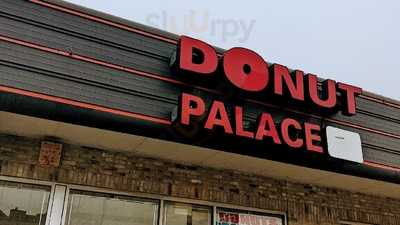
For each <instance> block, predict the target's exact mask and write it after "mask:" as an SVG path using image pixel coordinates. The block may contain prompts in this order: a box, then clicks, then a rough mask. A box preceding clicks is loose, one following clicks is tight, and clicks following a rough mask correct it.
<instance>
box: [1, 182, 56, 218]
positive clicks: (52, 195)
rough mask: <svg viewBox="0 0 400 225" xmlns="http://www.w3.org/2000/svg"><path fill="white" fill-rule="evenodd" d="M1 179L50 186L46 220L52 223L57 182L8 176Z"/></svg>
mask: <svg viewBox="0 0 400 225" xmlns="http://www.w3.org/2000/svg"><path fill="white" fill-rule="evenodd" d="M0 181H3V182H10V183H19V184H26V185H34V186H42V187H47V188H50V194H49V202H48V205H47V215H46V222H45V224H46V225H49V224H50V217H51V216H50V215H51V210H52V207H53V200H54V189H55V183H53V182H47V181H40V180H31V179H25V178H15V177H8V176H0Z"/></svg>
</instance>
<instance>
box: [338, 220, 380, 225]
mask: <svg viewBox="0 0 400 225" xmlns="http://www.w3.org/2000/svg"><path fill="white" fill-rule="evenodd" d="M339 224H340V225H374V224H367V223H357V222H346V221H341V222H340V223H339Z"/></svg>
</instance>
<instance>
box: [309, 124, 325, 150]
mask: <svg viewBox="0 0 400 225" xmlns="http://www.w3.org/2000/svg"><path fill="white" fill-rule="evenodd" d="M304 131H305V136H306V147H307V150H308V151H313V152H319V153H323V152H324V150H323V149H322V147H321V146H318V145H314V143H313V142H314V141H321V136H320V135H318V134H314V133H315V132H316V131H317V132H319V131H321V127H320V126H319V125H316V124H312V123H304ZM313 132H314V133H313Z"/></svg>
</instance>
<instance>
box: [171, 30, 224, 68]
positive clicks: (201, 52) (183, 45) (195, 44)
mask: <svg viewBox="0 0 400 225" xmlns="http://www.w3.org/2000/svg"><path fill="white" fill-rule="evenodd" d="M178 60H179V65H178V69H180V70H184V71H187V72H193V73H197V74H201V75H211V74H212V73H214V72H215V71H216V70H217V67H218V56H217V52H216V51H215V49H214V48H213V47H212V46H210V45H208V44H207V43H205V42H202V41H200V40H196V39H193V38H190V37H186V36H182V37H181V39H180V40H179V45H178Z"/></svg>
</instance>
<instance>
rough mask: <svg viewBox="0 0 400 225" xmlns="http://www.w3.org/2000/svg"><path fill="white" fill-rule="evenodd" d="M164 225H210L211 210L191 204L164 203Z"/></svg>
mask: <svg viewBox="0 0 400 225" xmlns="http://www.w3.org/2000/svg"><path fill="white" fill-rule="evenodd" d="M164 215H165V216H164V225H211V223H212V222H211V221H212V209H211V208H210V207H203V206H198V205H191V204H181V203H175V202H166V203H165V213H164Z"/></svg>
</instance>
